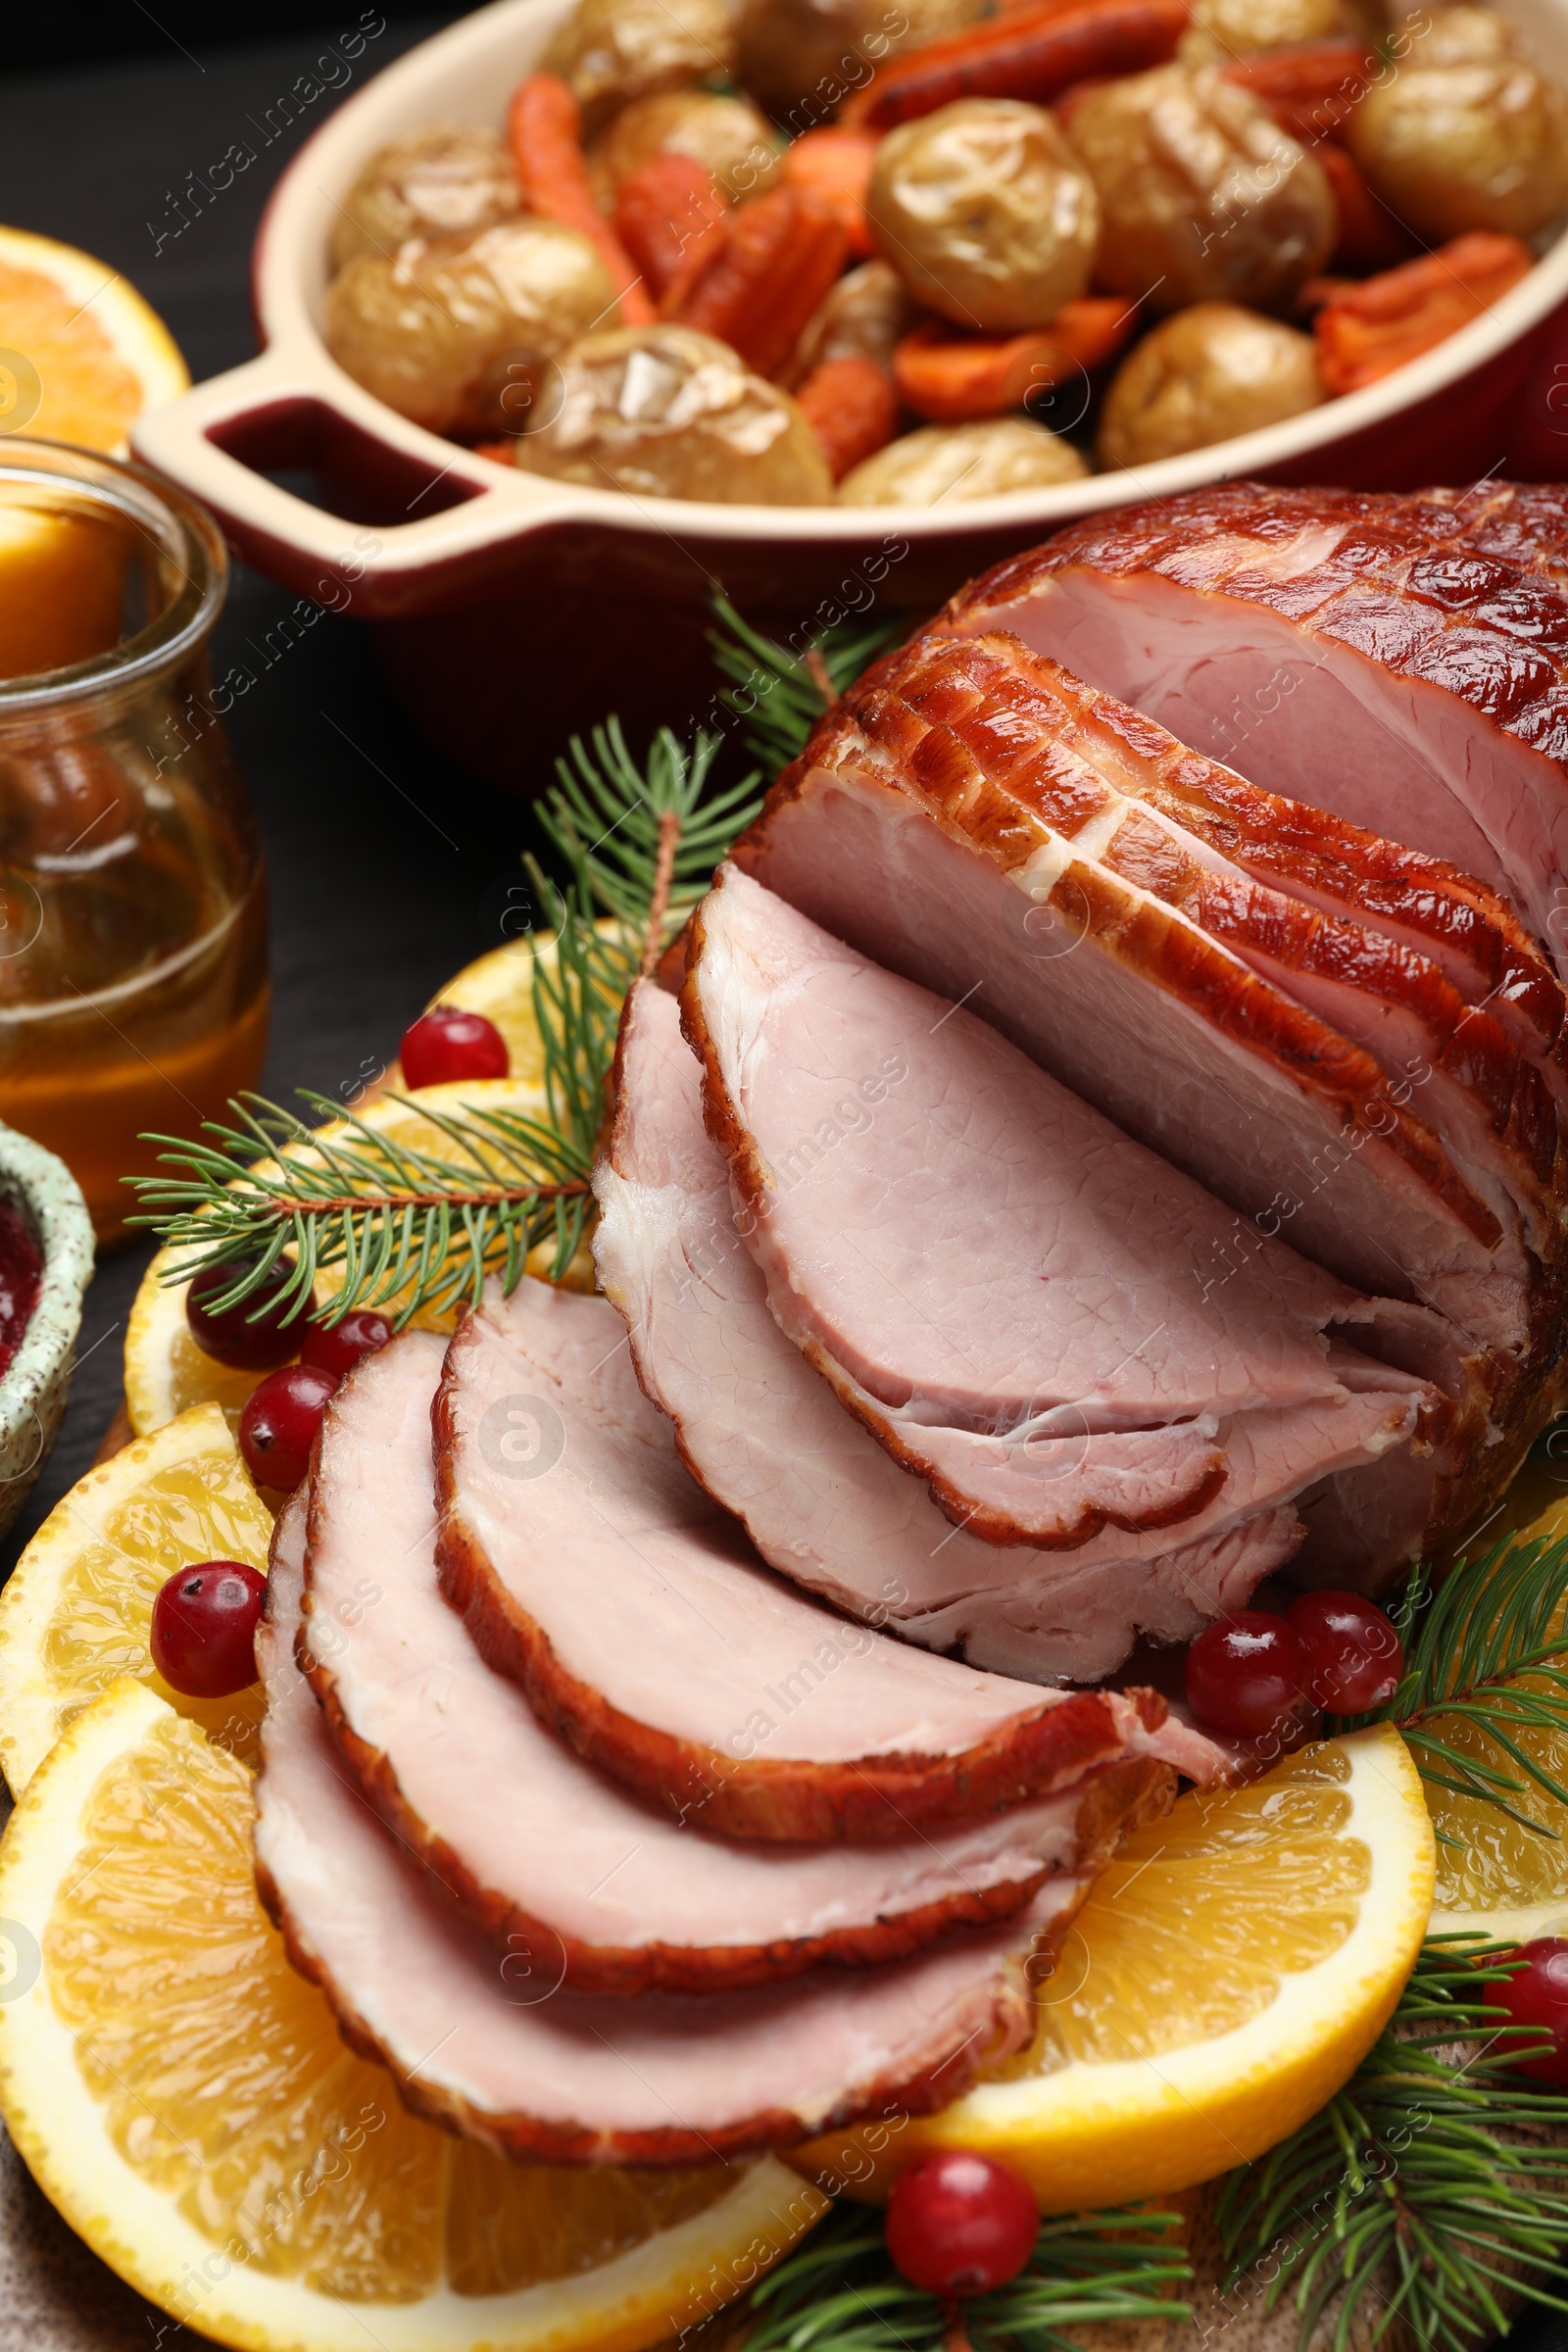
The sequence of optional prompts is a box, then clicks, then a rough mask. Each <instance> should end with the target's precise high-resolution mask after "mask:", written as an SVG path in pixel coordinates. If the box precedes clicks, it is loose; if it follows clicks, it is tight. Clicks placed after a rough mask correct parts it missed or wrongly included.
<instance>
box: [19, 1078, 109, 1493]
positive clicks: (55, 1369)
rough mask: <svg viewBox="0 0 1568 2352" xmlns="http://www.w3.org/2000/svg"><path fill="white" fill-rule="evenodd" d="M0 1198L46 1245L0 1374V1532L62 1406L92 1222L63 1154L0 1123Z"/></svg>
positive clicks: (50, 1439)
mask: <svg viewBox="0 0 1568 2352" xmlns="http://www.w3.org/2000/svg"><path fill="white" fill-rule="evenodd" d="M0 1200H3V1201H9V1202H10V1203H11V1205H12V1206H13V1207H14V1208H16V1209H17V1210H19V1211H20V1213H21V1215H22V1217H23V1218H24V1219H25V1222H26V1224H27V1226H28V1227H29V1228H30V1230H31V1233H32V1237H33V1240H34V1241H35V1242H36V1243H37V1245H38V1247H39V1249H40V1250H42V1252H43V1284H42V1287H41V1289H40V1290H39V1293H38V1303H37V1305H36V1306H35V1307H34V1308H33V1310H32V1319H31V1321H30V1322H29V1323H28V1325H27V1328H26V1330H25V1332H24V1334H23V1338H22V1346H21V1347H20V1348H18V1349H17V1352H16V1354H15V1355H14V1356H13V1357H12V1359H11V1363H10V1366H9V1368H8V1369H7V1371H6V1372H5V1374H4V1375H3V1376H0V1536H3V1535H4V1534H5V1533H6V1531H7V1529H8V1528H9V1527H10V1526H11V1524H12V1522H13V1521H14V1520H15V1518H16V1517H17V1514H18V1512H19V1511H20V1510H21V1509H22V1506H23V1504H24V1503H25V1501H26V1499H27V1496H28V1495H29V1494H30V1493H31V1492H32V1483H33V1481H34V1479H35V1478H36V1477H37V1475H38V1473H39V1471H40V1470H41V1469H42V1468H43V1465H44V1461H45V1459H46V1457H47V1455H48V1452H49V1448H50V1446H52V1445H53V1444H54V1442H55V1439H56V1437H57V1436H58V1434H59V1430H60V1420H61V1416H62V1414H63V1413H64V1412H65V1409H66V1392H67V1391H68V1390H69V1388H70V1386H71V1370H72V1365H73V1361H74V1359H75V1348H76V1333H77V1331H78V1329H79V1328H80V1324H81V1299H82V1293H83V1292H84V1291H85V1290H86V1288H87V1285H88V1283H89V1282H90V1281H91V1279H92V1224H91V1221H90V1220H89V1218H88V1215H87V1203H86V1202H85V1201H83V1199H82V1197H81V1191H80V1187H79V1186H78V1185H77V1183H76V1180H75V1178H74V1177H73V1175H72V1173H71V1170H70V1169H69V1168H68V1167H67V1165H66V1163H65V1161H64V1160H63V1159H57V1158H56V1157H55V1155H54V1153H53V1152H46V1151H45V1150H44V1148H43V1146H42V1144H35V1143H34V1142H33V1141H32V1139H31V1138H30V1137H29V1136H25V1135H19V1134H18V1133H17V1131H16V1129H15V1128H14V1127H7V1126H5V1125H4V1124H0Z"/></svg>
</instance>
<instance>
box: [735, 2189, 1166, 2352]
mask: <svg viewBox="0 0 1568 2352" xmlns="http://www.w3.org/2000/svg"><path fill="white" fill-rule="evenodd" d="M1179 2227H1180V2221H1179V2217H1178V2216H1177V2215H1175V2214H1170V2213H1146V2212H1143V2211H1133V2212H1117V2213H1103V2214H1097V2215H1094V2216H1093V2217H1089V2218H1086V2217H1084V2216H1082V2215H1071V2216H1068V2217H1067V2218H1066V2219H1064V2220H1054V2221H1046V2222H1043V2223H1042V2224H1041V2229H1040V2236H1039V2238H1038V2240H1037V2241H1036V2245H1035V2250H1034V2253H1033V2254H1032V2255H1031V2256H1030V2258H1029V2261H1028V2263H1027V2265H1026V2266H1025V2268H1024V2269H1023V2270H1022V2271H1021V2272H1020V2273H1019V2275H1018V2277H1017V2278H1014V2279H1012V2280H1011V2281H1010V2282H1009V2283H1008V2284H1007V2285H1006V2286H1004V2287H999V2288H998V2289H997V2290H996V2291H995V2292H994V2293H992V2294H986V2295H975V2296H973V2297H972V2298H969V2299H966V2300H965V2302H964V2304H963V2307H962V2315H963V2329H964V2332H965V2333H966V2334H967V2336H968V2338H969V2340H970V2342H971V2343H972V2344H973V2345H974V2346H975V2352H994V2348H995V2347H1000V2346H1002V2345H1003V2344H1008V2345H1013V2344H1015V2345H1018V2346H1021V2347H1023V2352H1077V2347H1076V2346H1075V2345H1074V2343H1073V2340H1072V2338H1071V2337H1070V2336H1069V2335H1068V2334H1067V2333H1066V2332H1065V2330H1066V2329H1067V2328H1069V2327H1082V2326H1085V2325H1087V2324H1092V2323H1094V2322H1096V2321H1102V2322H1103V2321H1112V2320H1153V2319H1159V2320H1173V2319H1174V2320H1186V2319H1190V2318H1191V2317H1192V2312H1191V2309H1190V2307H1189V2306H1188V2305H1187V2304H1185V2303H1182V2302H1180V2301H1178V2300H1177V2299H1176V2297H1175V2293H1174V2290H1175V2289H1176V2288H1178V2287H1180V2286H1182V2285H1183V2284H1185V2283H1186V2281H1188V2280H1189V2279H1190V2278H1192V2275H1193V2274H1192V2268H1191V2265H1190V2264H1189V2262H1188V2260H1187V2257H1186V2254H1185V2253H1184V2251H1183V2249H1182V2247H1181V2245H1180V2244H1179V2243H1178V2242H1176V2240H1175V2238H1174V2236H1173V2232H1174V2231H1175V2230H1176V2229H1178V2228H1179ZM748 2317H749V2319H750V2322H751V2325H750V2327H748V2329H747V2333H746V2338H745V2352H940V2347H941V2346H943V2345H944V2344H945V2343H947V2342H949V2341H950V2340H951V2335H950V2330H951V2327H952V2315H951V2310H950V2307H949V2306H948V2305H946V2304H944V2303H943V2302H942V2301H941V2300H940V2299H939V2298H938V2297H937V2296H936V2295H931V2294H927V2293H925V2292H924V2290H923V2289H922V2288H920V2287H917V2286H911V2285H910V2284H909V2281H908V2280H907V2278H904V2277H903V2276H902V2275H901V2274H900V2273H899V2272H898V2271H896V2270H895V2269H894V2267H893V2263H892V2259H891V2257H890V2256H889V2254H888V2250H887V2241H886V2239H885V2238H884V2236H883V2231H882V2216H881V2215H880V2214H879V2213H868V2212H867V2211H866V2209H865V2208H864V2207H863V2206H856V2205H849V2204H843V2205H839V2206H838V2207H837V2208H836V2209H835V2210H834V2211H833V2212H832V2213H831V2214H830V2215H829V2216H828V2218H827V2220H826V2221H825V2222H823V2223H822V2224H821V2226H820V2228H818V2229H814V2230H813V2231H812V2233H811V2235H810V2236H809V2238H808V2239H807V2240H806V2241H805V2243H804V2244H803V2245H801V2246H799V2247H798V2248H797V2249H796V2250H795V2252H793V2253H791V2254H787V2255H786V2256H785V2258H784V2260H783V2261H782V2262H781V2263H780V2264H779V2265H778V2267H777V2269H776V2270H773V2271H770V2272H769V2273H768V2275H767V2277H766V2278H763V2279H762V2280H760V2283H759V2284H758V2285H757V2286H756V2287H754V2288H753V2290H752V2293H751V2297H750V2300H749V2305H748Z"/></svg>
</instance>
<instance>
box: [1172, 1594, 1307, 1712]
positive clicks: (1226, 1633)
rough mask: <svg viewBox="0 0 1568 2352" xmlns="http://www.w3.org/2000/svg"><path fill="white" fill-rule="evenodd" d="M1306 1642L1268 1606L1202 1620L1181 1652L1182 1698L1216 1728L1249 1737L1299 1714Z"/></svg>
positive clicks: (1305, 1667)
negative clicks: (1184, 1672)
mask: <svg viewBox="0 0 1568 2352" xmlns="http://www.w3.org/2000/svg"><path fill="white" fill-rule="evenodd" d="M1307 1672H1308V1659H1307V1653H1306V1643H1305V1642H1303V1641H1302V1640H1301V1637H1300V1635H1299V1634H1298V1633H1295V1632H1293V1631H1292V1629H1291V1627H1290V1626H1289V1625H1288V1624H1287V1623H1286V1621H1285V1619H1284V1618H1283V1617H1276V1616H1274V1615H1273V1614H1272V1612H1271V1611H1269V1610H1268V1609H1238V1610H1237V1612H1236V1614H1235V1616H1234V1617H1222V1618H1220V1620H1219V1622H1218V1623H1217V1624H1215V1625H1205V1626H1204V1628H1203V1630H1202V1632H1201V1634H1200V1635H1199V1637H1198V1639H1197V1641H1196V1642H1194V1643H1193V1645H1192V1647H1191V1649H1190V1650H1189V1651H1188V1652H1187V1703H1188V1705H1189V1706H1190V1707H1191V1708H1192V1710H1193V1713H1194V1714H1195V1715H1199V1716H1201V1718H1202V1720H1203V1721H1204V1723H1207V1724H1211V1725H1212V1726H1213V1728H1214V1729H1215V1731H1218V1732H1238V1733H1241V1734H1243V1735H1244V1736H1246V1737H1249V1738H1250V1737H1253V1736H1255V1735H1256V1734H1257V1733H1259V1732H1269V1731H1283V1730H1285V1729H1287V1728H1288V1727H1290V1726H1292V1725H1294V1724H1295V1723H1296V1722H1297V1721H1298V1720H1299V1716H1300V1713H1301V1708H1302V1703H1303V1700H1304V1697H1305V1692H1306V1679H1307Z"/></svg>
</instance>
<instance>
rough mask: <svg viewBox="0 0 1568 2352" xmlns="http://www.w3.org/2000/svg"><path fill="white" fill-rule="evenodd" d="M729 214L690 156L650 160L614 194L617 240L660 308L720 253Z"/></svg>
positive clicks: (717, 190) (706, 175) (716, 189)
mask: <svg viewBox="0 0 1568 2352" xmlns="http://www.w3.org/2000/svg"><path fill="white" fill-rule="evenodd" d="M728 214H729V206H728V204H727V202H726V201H725V198H724V194H723V191H722V190H721V189H720V188H719V186H718V185H717V183H716V181H715V180H714V178H713V175H712V173H711V172H706V171H705V170H704V169H703V167H702V165H701V164H700V163H699V162H698V161H697V159H696V157H695V156H691V155H668V154H666V155H651V156H650V157H649V159H648V161H647V163H645V164H639V165H638V167H637V169H636V171H635V172H627V174H626V176H625V178H624V179H623V180H622V181H621V183H620V186H619V187H618V188H617V189H616V191H615V234H616V236H617V237H619V239H620V241H621V243H622V245H624V246H625V248H626V251H627V253H628V254H630V256H631V258H632V260H633V262H635V264H636V265H637V268H638V269H639V270H641V271H642V273H643V280H644V283H645V284H646V285H647V287H648V289H649V291H650V292H651V293H652V295H653V297H654V299H655V301H656V302H659V303H662V302H663V301H665V299H666V298H667V297H669V296H670V295H671V294H672V293H673V292H674V291H675V290H676V289H677V288H679V289H684V288H685V287H686V286H688V285H690V284H691V283H692V281H693V280H694V279H695V278H696V277H697V275H698V274H699V273H700V271H701V270H703V268H704V267H705V266H706V265H707V263H708V262H710V261H711V259H712V257H713V255H714V254H715V253H717V252H718V251H719V249H720V248H721V247H722V245H723V243H724V222H725V220H726V219H727V217H728Z"/></svg>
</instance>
